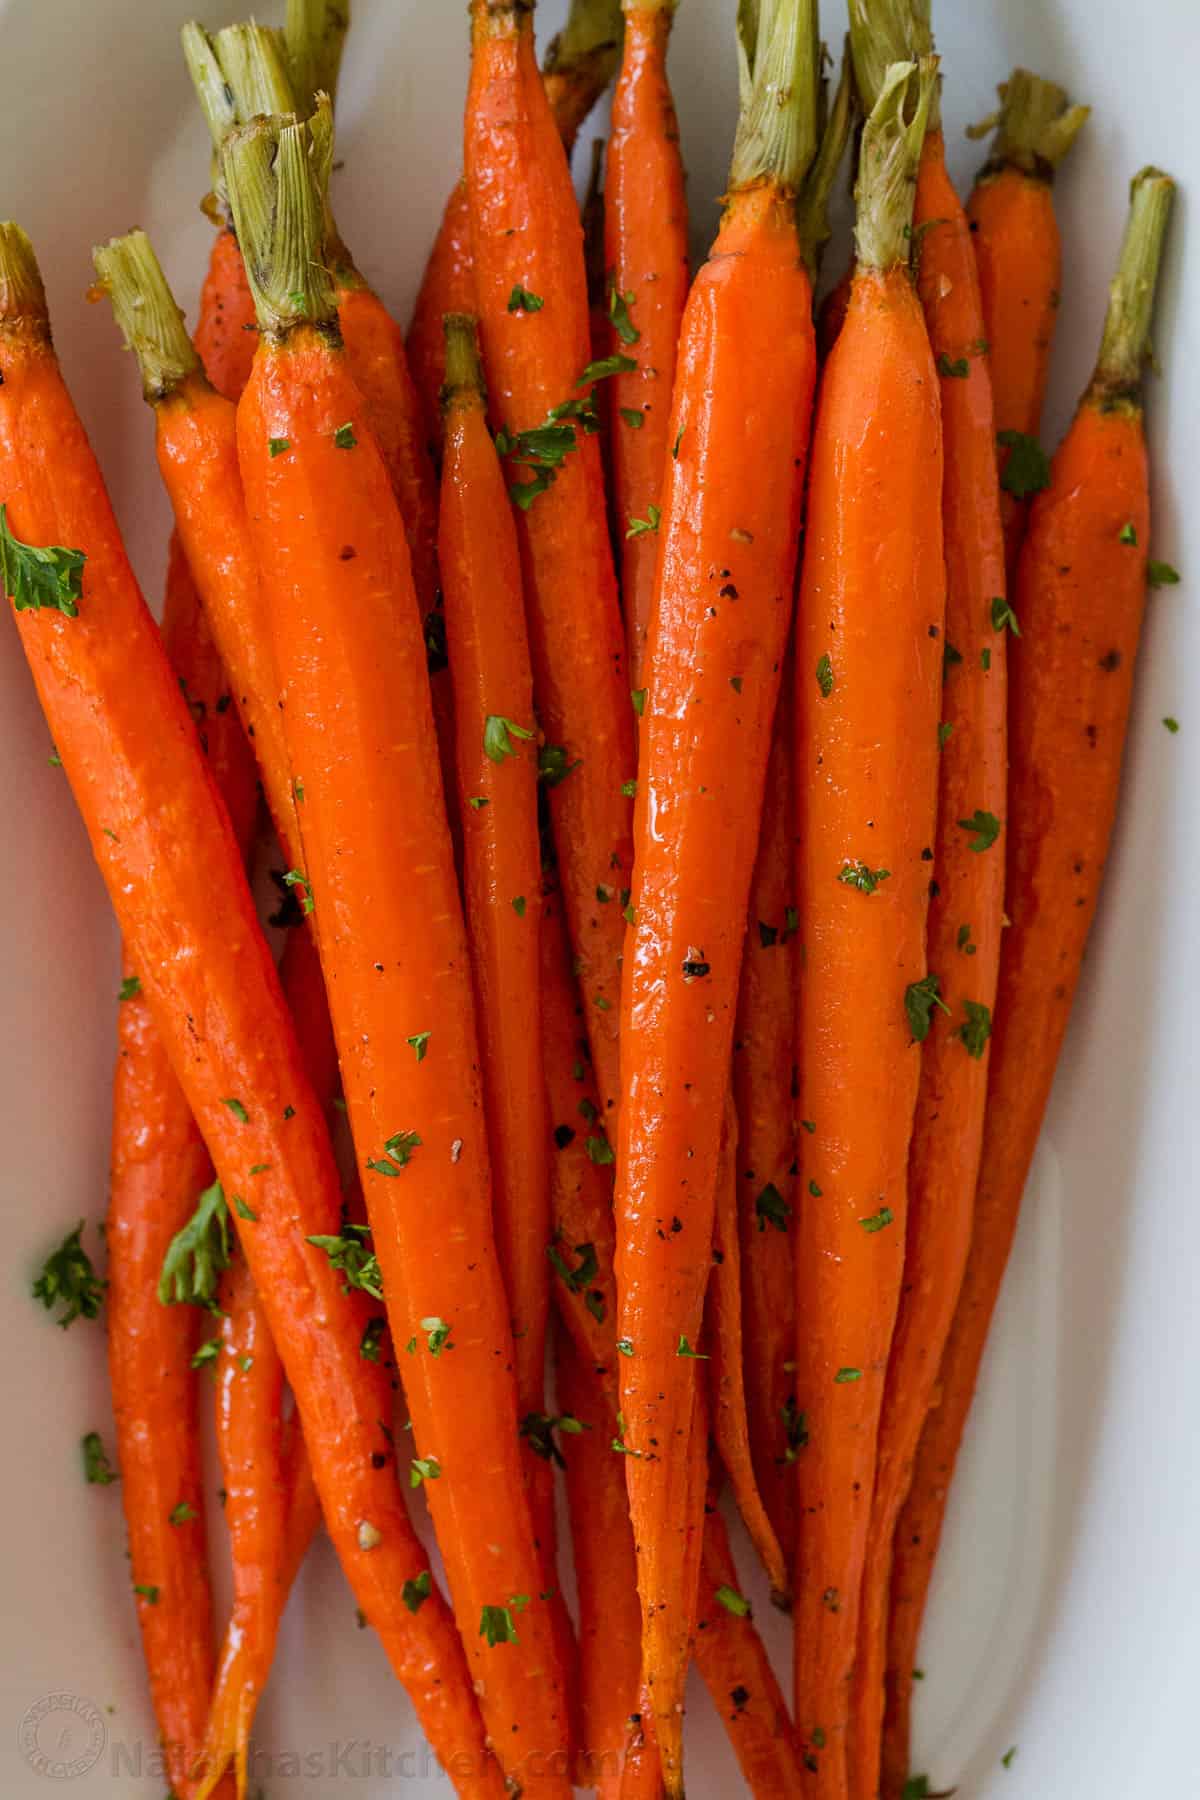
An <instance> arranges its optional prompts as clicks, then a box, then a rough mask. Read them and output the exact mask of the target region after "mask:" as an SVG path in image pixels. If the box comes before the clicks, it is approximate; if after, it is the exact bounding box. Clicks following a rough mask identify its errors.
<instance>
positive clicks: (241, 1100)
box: [0, 225, 503, 1796]
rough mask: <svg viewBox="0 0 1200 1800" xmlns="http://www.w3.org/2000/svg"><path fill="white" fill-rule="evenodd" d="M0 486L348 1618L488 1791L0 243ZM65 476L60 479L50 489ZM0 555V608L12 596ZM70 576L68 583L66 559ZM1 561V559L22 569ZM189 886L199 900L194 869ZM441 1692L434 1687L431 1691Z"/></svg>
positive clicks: (302, 1085)
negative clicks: (234, 1235)
mask: <svg viewBox="0 0 1200 1800" xmlns="http://www.w3.org/2000/svg"><path fill="white" fill-rule="evenodd" d="M0 374H2V375H3V382H2V384H0V487H2V488H3V491H4V492H5V493H6V495H8V496H9V497H10V498H9V499H8V501H7V503H6V514H5V519H6V529H7V532H8V533H9V534H10V536H11V539H12V541H13V543H17V542H24V543H27V544H28V543H32V544H35V545H42V546H46V545H50V546H60V547H61V548H60V550H59V553H58V563H57V573H56V587H55V593H54V598H55V602H56V604H54V605H52V606H46V605H42V606H41V607H35V606H32V605H30V604H24V605H22V606H20V607H18V608H17V629H18V632H19V634H20V636H21V640H22V645H23V648H24V650H25V653H26V656H27V658H28V660H29V664H30V668H31V670H32V673H33V676H34V681H35V684H36V686H37V690H38V695H39V698H40V700H41V703H42V708H43V711H44V712H45V714H46V717H47V721H48V723H49V725H50V729H51V732H52V735H53V737H54V741H55V743H56V744H57V746H58V750H59V753H60V755H61V756H62V760H63V766H64V769H65V770H66V773H67V777H68V779H69V780H70V782H71V787H72V791H73V793H74V795H75V799H76V802H77V804H78V806H79V808H80V812H81V813H82V815H83V819H84V822H85V825H86V827H87V830H88V835H89V838H90V841H91V844H92V849H93V854H94V855H95V857H96V861H97V864H98V866H99V868H100V872H101V874H102V876H103V877H104V880H105V885H106V886H107V888H108V892H109V896H110V898H111V900H112V902H113V906H114V910H115V911H116V914H117V921H118V924H119V926H120V928H121V931H122V934H123V936H124V938H125V941H126V944H127V945H128V948H129V953H130V956H131V958H132V959H133V960H134V962H135V963H136V965H137V970H138V974H139V976H140V978H141V982H142V986H143V988H144V990H145V992H146V996H147V999H148V1001H149V1003H150V1007H151V1011H152V1014H153V1016H154V1020H155V1023H156V1025H157V1027H158V1029H159V1031H160V1033H161V1034H162V1038H163V1042H164V1045H165V1046H166V1049H167V1053H168V1055H169V1057H170V1059H171V1064H172V1067H173V1069H174V1070H175V1073H176V1076H177V1078H178V1079H179V1081H180V1084H181V1086H182V1087H183V1089H184V1092H185V1094H186V1096H187V1100H188V1104H189V1106H190V1107H191V1110H192V1114H193V1117H194V1118H195V1119H196V1122H197V1124H198V1125H199V1127H200V1129H201V1132H202V1134H203V1136H204V1139H205V1142H206V1144H207V1146H208V1149H209V1152H210V1154H211V1155H212V1159H213V1162H214V1164H215V1167H216V1170H217V1174H218V1177H219V1179H220V1180H221V1183H222V1186H223V1189H224V1191H225V1192H226V1193H229V1194H231V1195H232V1194H236V1193H239V1192H242V1191H244V1189H245V1187H246V1186H247V1184H248V1183H249V1181H250V1179H251V1177H250V1174H249V1171H250V1169H251V1168H252V1167H255V1168H261V1169H262V1170H263V1173H262V1174H261V1177H260V1178H258V1179H257V1181H256V1185H255V1188H254V1192H255V1198H256V1206H255V1210H256V1212H257V1214H258V1217H257V1220H256V1221H255V1223H254V1224H253V1226H249V1225H248V1226H247V1227H246V1229H245V1231H244V1233H243V1242H244V1245H245V1249H246V1254H247V1258H248V1260H249V1262H250V1267H251V1272H252V1274H253V1276H254V1279H255V1283H256V1285H257V1287H258V1290H259V1292H260V1294H261V1295H262V1297H263V1301H264V1305H265V1306H266V1310H267V1316H268V1320H269V1323H270V1326H271V1331H272V1335H273V1336H274V1338H275V1341H276V1343H277V1344H278V1345H279V1347H280V1351H281V1353H282V1355H283V1358H284V1363H285V1366H286V1368H287V1372H288V1379H289V1381H290V1383H291V1386H292V1390H293V1393H294V1394H295V1396H296V1400H297V1403H298V1405H299V1408H300V1413H301V1418H302V1421H303V1426H304V1431H305V1436H306V1438H307V1441H308V1445H309V1449H310V1451H311V1453H312V1457H313V1467H314V1472H315V1474H316V1478H317V1483H318V1487H319V1489H320V1491H321V1496H322V1505H323V1509H324V1512H325V1517H326V1522H327V1524H328V1526H329V1530H330V1535H331V1537H332V1538H333V1540H334V1543H335V1546H336V1548H337V1550H338V1554H339V1556H340V1558H341V1560H342V1563H343V1566H344V1567H345V1569H346V1571H347V1574H348V1577H349V1578H350V1581H351V1584H352V1586H353V1587H354V1590H355V1592H356V1595H357V1597H358V1602H359V1604H360V1606H361V1607H362V1608H363V1610H364V1612H366V1613H367V1615H368V1617H369V1618H371V1620H372V1623H374V1624H375V1625H376V1626H377V1628H378V1630H379V1632H380V1636H381V1639H382V1641H383V1642H384V1644H385V1647H386V1648H387V1651H388V1654H389V1657H390V1658H391V1660H392V1663H393V1666H394V1667H395V1669H396V1672H397V1674H398V1675H399V1676H400V1678H401V1679H402V1680H404V1681H406V1683H407V1684H408V1686H409V1688H410V1691H411V1693H412V1694H413V1697H414V1701H415V1704H416V1705H417V1709H418V1712H419V1715H420V1717H421V1720H422V1725H423V1728H424V1729H425V1731H426V1733H427V1735H428V1736H429V1738H430V1741H431V1743H433V1745H434V1747H435V1750H437V1752H438V1754H439V1755H441V1756H442V1758H443V1759H444V1760H447V1761H448V1760H449V1759H450V1758H452V1757H454V1756H459V1757H462V1758H463V1759H464V1762H463V1764H462V1766H463V1767H464V1768H465V1770H466V1771H467V1772H466V1773H465V1774H463V1775H461V1776H459V1777H458V1782H459V1788H460V1791H461V1792H463V1793H465V1794H479V1795H488V1796H492V1795H495V1796H499V1795H500V1794H502V1792H503V1779H502V1776H501V1774H500V1770H499V1766H498V1765H497V1764H495V1763H494V1762H493V1761H492V1760H491V1759H490V1757H489V1756H488V1753H487V1751H486V1748H485V1745H484V1741H483V1733H482V1725H481V1722H480V1719H479V1716H478V1711H477V1708H476V1706H475V1701H474V1696H473V1694H472V1692H471V1688H470V1683H469V1680H468V1677H467V1672H466V1666H465V1661H464V1659H463V1658H462V1655H461V1651H460V1649H459V1646H458V1643H457V1640H456V1637H455V1634H454V1630H453V1624H452V1621H451V1619H450V1616H449V1613H448V1612H447V1611H446V1609H445V1606H444V1603H443V1602H441V1600H440V1599H439V1598H437V1597H435V1596H434V1595H431V1596H430V1599H429V1600H428V1601H427V1602H426V1604H425V1605H424V1606H423V1607H422V1609H421V1612H420V1614H418V1615H417V1616H416V1617H412V1616H410V1615H409V1614H408V1613H407V1611H406V1609H405V1608H404V1607H403V1605H402V1603H401V1601H400V1594H401V1591H402V1588H403V1583H404V1581H405V1580H406V1579H408V1578H410V1577H415V1576H416V1575H417V1574H418V1573H419V1572H421V1571H423V1570H424V1568H425V1566H426V1564H425V1557H424V1553H423V1551H422V1550H421V1547H420V1544H419V1543H418V1541H417V1539H416V1537H415V1535H414V1534H413V1532H412V1528H411V1526H410V1524H409V1521H408V1517H407V1514H406V1513H405V1511H404V1508H403V1505H402V1504H401V1501H400V1498H399V1495H398V1493H397V1491H396V1479H395V1465H394V1460H393V1458H394V1452H393V1451H392V1449H391V1447H390V1445H389V1444H388V1442H387V1439H386V1438H385V1437H383V1436H382V1435H381V1434H380V1432H379V1427H378V1420H379V1419H380V1418H385V1417H386V1416H387V1407H388V1392H387V1388H386V1383H384V1382H382V1381H381V1380H379V1379H378V1378H377V1377H376V1375H375V1374H374V1373H373V1371H372V1370H371V1367H370V1365H369V1364H367V1363H365V1362H364V1361H363V1359H362V1357H361V1356H360V1354H359V1344H360V1341H361V1338H362V1331H363V1323H362V1312H361V1308H360V1306H359V1305H358V1303H357V1302H356V1301H353V1300H351V1299H349V1298H347V1297H346V1296H345V1294H344V1293H343V1284H342V1278H341V1277H340V1276H339V1274H338V1273H337V1271H336V1270H334V1268H333V1267H332V1265H331V1263H330V1260H329V1257H328V1255H327V1254H326V1253H325V1251H324V1250H323V1249H320V1248H319V1247H318V1246H317V1245H314V1244H312V1243H310V1242H309V1238H310V1235H314V1234H322V1233H327V1232H336V1230H337V1222H338V1216H339V1200H340V1196H339V1187H338V1181H337V1171H336V1168H335V1165H334V1161H333V1155H332V1150H331V1148H330V1145H329V1140H328V1134H327V1132H326V1129H325V1125H324V1121H323V1120H322V1118H321V1113H320V1109H319V1107H318V1105H317V1101H316V1098H315V1096H314V1095H313V1093H312V1089H311V1087H310V1085H309V1083H308V1080H307V1077H306V1075H305V1072H304V1068H303V1065H302V1061H301V1056H300V1051H299V1047H298V1045H297V1043H296V1039H295V1035H294V1032H293V1029H292V1026H291V1022H290V1020H289V1018H288V1014H287V1010H286V1005H285V1002H284V999H283V994H282V991H281V989H280V986H279V981H278V977H277V975H276V973H275V968H274V964H273V962H272V960H271V956H270V952H269V950H268V948H267V945H266V942H265V940H264V939H263V936H262V933H261V931H260V929H259V926H258V921H257V918H256V916H255V910H254V904H253V900H252V898H251V895H250V891H249V888H248V887H247V885H246V881H245V877H244V876H243V874H242V871H241V867H240V863H239V857H238V850H237V845H236V842H235V840H234V837H233V834H232V831H231V828H230V825H229V820H228V815H227V813H226V812H225V810H224V808H223V806H222V804H221V802H220V800H219V797H218V795H217V792H216V789H215V787H214V785H213V780H212V776H211V773H210V772H209V771H208V770H207V768H206V767H205V764H204V760H203V757H202V755H201V752H200V748H199V744H198V742H197V738H196V731H195V726H194V724H193V722H192V719H191V717H190V715H189V713H188V710H187V704H186V702H185V700H184V698H183V695H182V694H181V692H180V690H179V685H178V682H177V681H176V678H175V676H174V675H173V673H172V672H171V669H170V666H169V664H168V662H167V660H166V657H165V655H164V653H163V651H162V647H161V644H160V642H159V639H158V633H157V630H156V628H155V626H154V623H153V620H152V619H151V617H150V614H149V612H148V611H147V609H146V605H145V602H144V600H143V599H142V596H141V594H140V592H139V590H138V587H137V584H136V581H135V579H134V576H133V572H132V570H131V568H130V565H129V562H128V558H127V556H126V554H125V551H124V548H123V546H122V544H121V540H120V535H119V532H118V530H117V525H116V521H115V519H114V517H113V513H112V508H111V505H110V503H109V500H108V496H107V494H106V492H105V489H104V485H103V481H102V478H101V476H100V472H99V469H98V467H97V465H96V461H95V457H94V455H93V453H92V450H91V447H90V445H89V444H88V442H87V438H86V436H85V434H84V431H83V427H82V425H81V424H80V421H79V418H78V415H77V414H76V412H75V410H74V408H73V406H72V405H71V402H70V399H69V397H68V395H67V392H66V388H65V386H64V384H63V381H62V377H61V374H60V372H59V369H58V366H57V363H56V361H55V358H54V354H53V351H52V349H51V345H50V336H49V329H48V322H47V316H46V308H45V299H44V295H43V292H42V287H41V281H40V277H39V275H38V271H37V265H36V262H35V260H34V257H33V252H32V248H31V246H30V244H29V241H28V239H27V238H26V237H25V235H24V233H23V232H22V231H21V230H20V229H19V227H17V226H14V225H4V226H2V227H0ZM63 469H69V470H70V471H71V478H70V480H69V481H67V480H63V479H62V478H61V471H62V470H63ZM13 554H15V553H14V552H13V551H12V550H11V549H9V550H8V551H7V552H6V574H7V577H8V578H7V579H6V582H5V585H6V586H8V587H9V588H10V594H11V597H12V598H13V599H14V603H15V602H16V601H17V600H19V599H20V598H21V595H20V593H19V592H18V593H12V592H11V590H12V589H13V588H17V589H20V588H21V586H22V583H21V581H20V580H19V579H17V578H16V577H15V575H14V570H13V567H12V565H11V563H9V562H8V560H7V559H8V557H10V556H12V555H13ZM80 557H82V558H83V559H84V560H83V562H82V566H81V565H80V563H79V561H78V560H77V558H80ZM19 568H20V557H19V554H18V555H17V570H18V572H19ZM197 870H202V871H203V876H204V879H203V882H202V883H198V882H197V877H196V871H197ZM435 1669H436V1670H437V1671H438V1673H437V1674H436V1675H435V1674H434V1670H435Z"/></svg>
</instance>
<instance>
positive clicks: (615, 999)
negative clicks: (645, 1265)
mask: <svg viewBox="0 0 1200 1800" xmlns="http://www.w3.org/2000/svg"><path fill="white" fill-rule="evenodd" d="M471 21H472V45H473V56H472V64H471V86H470V91H469V93H468V96H467V114H466V130H465V143H466V150H465V162H466V174H467V195H468V200H469V203H470V207H471V231H472V241H473V243H474V252H475V279H476V291H477V296H478V308H477V310H478V314H479V325H480V337H481V340H482V343H483V354H484V367H485V370H486V372H487V378H488V393H489V402H490V407H491V412H492V417H493V420H494V421H495V422H496V423H497V424H498V425H501V426H503V428H504V443H505V446H506V447H507V449H508V450H509V452H510V461H509V469H510V472H511V474H512V477H513V480H512V485H511V490H510V491H511V492H512V495H513V498H514V500H515V501H516V502H517V505H518V516H519V523H520V527H521V552H522V559H523V567H524V572H525V602H526V608H527V611H528V614H529V628H530V640H531V647H532V651H533V671H534V686H535V701H536V704H537V708H538V715H539V718H540V720H541V724H542V727H543V729H544V731H545V733H546V738H547V741H548V743H549V744H550V745H551V746H553V747H554V748H555V749H556V750H559V751H561V752H562V754H563V756H564V757H565V759H566V765H567V766H570V767H571V768H572V771H573V772H572V773H571V775H570V776H568V778H567V779H566V780H565V781H562V782H560V783H559V784H558V786H556V787H555V788H553V789H552V791H551V793H550V814H551V819H552V822H553V827H554V838H555V844H556V847H557V851H558V865H559V879H560V881H561V884H562V893H563V899H564V902H565V904H566V909H567V918H568V920H569V922H570V927H571V938H572V942H573V943H574V946H575V954H576V956H577V958H578V960H579V967H580V983H581V986H582V988H583V994H584V1002H585V1005H586V1007H587V1027H588V1037H589V1040H590V1042H591V1046H592V1055H593V1059H594V1063H595V1069H596V1076H597V1079H598V1081H599V1083H600V1094H601V1118H602V1119H604V1120H607V1119H608V1116H609V1114H610V1112H611V1111H612V1109H613V1108H614V1106H615V1105H616V1099H617V1093H618V1051H617V1029H618V1020H619V1010H618V1006H619V997H620V960H621V954H622V950H623V947H624V941H625V919H624V917H623V907H624V906H625V904H626V899H625V898H624V897H623V894H624V890H625V889H626V888H627V887H628V877H629V869H630V864H631V860H632V843H631V814H632V806H631V800H630V787H631V783H632V781H633V777H634V760H635V759H634V746H633V709H632V706H631V704H630V699H629V686H628V682H627V679H626V675H625V669H624V646H623V637H622V631H621V618H620V613H619V611H618V607H617V591H616V582H615V580H614V577H613V565H612V552H611V548H610V545H609V538H608V527H607V519H606V516H605V507H604V487H603V476H602V470H601V464H600V450H599V446H598V444H597V442H596V438H595V436H594V428H595V424H596V422H597V420H596V413H595V408H594V403H593V401H592V399H591V397H590V395H587V394H585V393H584V392H582V391H581V390H583V389H585V388H586V386H587V384H588V382H589V381H590V380H591V379H592V378H593V375H594V373H597V372H598V371H591V372H589V370H590V366H589V361H588V359H589V355H590V350H589V341H588V305H587V285H586V279H585V275H584V265H583V254H582V233H581V229H580V223H579V210H578V207H577V205H576V201H575V191H574V188H573V187H572V185H571V173H570V170H569V169H568V167H567V160H566V157H565V155H564V153H563V148H562V142H561V140H560V138H559V135H558V132H557V130H556V128H555V124H554V118H553V114H552V113H551V110H550V105H549V102H548V101H547V98H546V94H545V90H544V88H543V86H542V81H541V77H540V76H539V74H538V71H537V64H536V62H535V60H534V53H533V9H532V7H531V6H527V5H526V4H525V0H503V4H500V5H493V4H491V3H490V0H475V3H474V4H473V6H472V9H471ZM527 476H528V478H526V477H527Z"/></svg>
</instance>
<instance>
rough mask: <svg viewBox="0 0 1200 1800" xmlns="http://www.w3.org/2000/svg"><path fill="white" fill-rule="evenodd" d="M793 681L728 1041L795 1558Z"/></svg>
mask: <svg viewBox="0 0 1200 1800" xmlns="http://www.w3.org/2000/svg"><path fill="white" fill-rule="evenodd" d="M792 686H793V678H792V677H791V675H790V674H789V672H788V668H787V665H786V664H785V666H784V675H783V680H782V684H781V688H780V695H779V700H778V703H777V705H776V708H775V725H774V730H773V732H772V737H771V753H770V758H769V760H768V763H767V784H766V792H765V794H764V796H763V813H762V828H761V831H760V834H759V843H758V854H757V856H756V858H755V863H754V875H753V878H752V880H751V883H750V903H749V908H748V912H747V920H746V941H745V946H744V949H743V951H742V980H741V987H740V988H739V990H738V1010H737V1019H736V1023H735V1025H734V1034H733V1092H734V1099H735V1101H736V1104H737V1114H738V1147H737V1187H738V1193H737V1210H738V1230H739V1238H740V1251H741V1278H742V1345H743V1350H742V1355H743V1362H744V1365H745V1369H746V1371H747V1379H746V1381H745V1394H746V1407H747V1412H748V1422H749V1430H750V1448H751V1453H752V1455H753V1459H754V1473H755V1476H756V1478H757V1482H758V1490H759V1493H760V1494H761V1495H762V1499H763V1504H764V1505H765V1507H766V1509H767V1516H768V1517H769V1519H770V1521H771V1524H772V1526H773V1528H774V1531H775V1535H776V1537H777V1538H778V1540H779V1542H780V1544H782V1545H783V1547H784V1553H785V1555H786V1556H787V1557H788V1558H790V1556H791V1553H792V1547H793V1546H794V1544H795V1541H796V1492H795V1487H796V1484H795V1481H794V1479H793V1470H792V1456H791V1455H789V1450H790V1449H791V1446H790V1445H789V1443H788V1430H787V1425H788V1420H789V1419H790V1418H791V1417H792V1414H793V1411H794V1408H795V1386H796V1383H795V1371H794V1368H793V1364H794V1361H795V1354H796V1349H795V1331H796V1327H795V1306H796V1296H795V1291H794V1283H795V1277H794V1274H793V1267H792V1237H791V1229H790V1221H791V1220H792V1219H793V1218H794V1216H795V1211H796V1205H797V1200H796V1177H795V1174H794V1167H795V1159H796V1125H795V1121H794V1118H793V1113H794V1110H795V1102H794V1101H793V1099H792V1085H793V1082H794V1081H795V1078H796V1049H795V1038H796V993H795V982H796V959H797V952H796V930H795V897H796V884H795V880H794V878H793V874H792V830H793V826H792V821H793V817H794V811H795V770H794V767H793V757H792V741H791V728H790V727H791V719H792V694H791V689H792Z"/></svg>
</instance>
